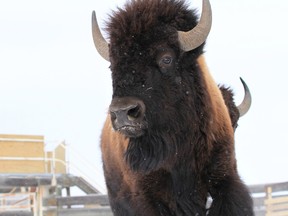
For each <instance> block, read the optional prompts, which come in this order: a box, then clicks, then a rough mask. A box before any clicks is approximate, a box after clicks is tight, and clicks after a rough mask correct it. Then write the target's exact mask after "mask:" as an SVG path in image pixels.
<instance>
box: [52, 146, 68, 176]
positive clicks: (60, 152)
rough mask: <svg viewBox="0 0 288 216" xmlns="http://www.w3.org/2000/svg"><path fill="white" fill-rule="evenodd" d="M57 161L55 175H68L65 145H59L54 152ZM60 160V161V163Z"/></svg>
mask: <svg viewBox="0 0 288 216" xmlns="http://www.w3.org/2000/svg"><path fill="white" fill-rule="evenodd" d="M54 156H55V159H57V160H56V161H55V173H62V174H65V173H66V170H67V168H66V148H65V145H64V144H63V143H61V144H59V145H58V146H57V147H56V148H55V150H54ZM58 160H59V161H58Z"/></svg>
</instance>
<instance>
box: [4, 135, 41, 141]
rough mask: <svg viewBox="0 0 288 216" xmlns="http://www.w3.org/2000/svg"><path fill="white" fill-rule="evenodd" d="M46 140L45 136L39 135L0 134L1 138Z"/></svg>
mask: <svg viewBox="0 0 288 216" xmlns="http://www.w3.org/2000/svg"><path fill="white" fill-rule="evenodd" d="M1 139H2V140H38V141H40V140H44V136H39V135H16V134H0V140H1Z"/></svg>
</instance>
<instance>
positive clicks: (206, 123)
mask: <svg viewBox="0 0 288 216" xmlns="http://www.w3.org/2000/svg"><path fill="white" fill-rule="evenodd" d="M197 19H198V18H197V16H196V15H195V12H194V11H191V10H189V9H188V7H187V6H186V5H185V4H184V3H183V1H180V0H131V1H130V2H129V3H128V4H127V5H126V6H125V7H124V8H123V9H118V10H117V11H115V12H114V13H113V14H112V16H111V17H110V20H109V22H108V24H107V31H108V35H109V39H110V41H109V42H110V45H109V54H110V61H111V66H110V68H111V71H112V80H113V99H112V103H111V105H110V113H109V114H108V116H107V119H106V122H105V125H104V128H103V133H102V137H101V149H102V153H103V167H104V174H105V178H106V183H107V189H108V194H109V198H110V204H111V208H112V210H113V212H114V215H116V216H120V215H121V216H132V215H133V216H159V215H163V216H164V215H165V216H188V215H189V216H190V215H201V216H202V215H209V216H230V215H231V216H232V215H233V216H234V215H235V216H247V215H248V216H251V215H253V210H252V209H253V207H252V201H251V198H250V196H249V193H248V190H247V188H246V186H245V185H244V184H243V183H242V181H241V180H240V177H239V175H238V172H237V165H236V158H235V150H234V130H233V128H234V129H235V128H236V125H237V121H238V119H239V112H238V113H237V111H236V110H235V104H234V102H233V95H232V93H231V91H229V90H228V89H225V88H221V89H219V87H218V86H217V84H216V83H215V82H214V80H213V78H212V76H211V74H210V73H209V70H208V68H207V66H206V64H205V61H204V57H203V55H202V54H203V46H204V44H202V45H201V46H199V47H198V48H196V49H194V50H192V51H189V52H184V51H182V50H181V49H180V47H179V41H178V36H177V30H181V31H187V30H190V29H192V28H193V27H194V26H195V25H196V24H197ZM227 107H228V108H227ZM236 109H237V108H236ZM113 129H114V130H113ZM209 194H210V195H211V196H212V198H213V202H212V205H211V208H210V209H206V200H207V197H208V195H209Z"/></svg>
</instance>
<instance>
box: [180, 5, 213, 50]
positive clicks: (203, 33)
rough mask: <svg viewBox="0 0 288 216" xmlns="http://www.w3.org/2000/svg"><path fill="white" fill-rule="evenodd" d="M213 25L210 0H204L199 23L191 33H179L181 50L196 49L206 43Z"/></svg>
mask: <svg viewBox="0 0 288 216" xmlns="http://www.w3.org/2000/svg"><path fill="white" fill-rule="evenodd" d="M211 25H212V10H211V5H210V2H209V0H203V4H202V14H201V18H200V21H199V23H198V24H197V25H196V26H195V27H194V28H193V29H191V30H190V31H187V32H184V31H178V38H179V43H180V48H181V49H182V50H183V51H185V52H188V51H191V50H193V49H196V48H197V47H199V46H200V45H201V44H203V43H204V42H205V40H206V39H207V37H208V34H209V32H210V29H211Z"/></svg>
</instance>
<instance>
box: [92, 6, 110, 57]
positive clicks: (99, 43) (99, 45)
mask: <svg viewBox="0 0 288 216" xmlns="http://www.w3.org/2000/svg"><path fill="white" fill-rule="evenodd" d="M92 34H93V41H94V44H95V47H96V49H97V51H98V52H99V54H100V55H101V56H102V57H103V58H104V59H106V60H107V61H109V44H108V43H107V41H106V40H105V39H104V37H103V36H102V34H101V32H100V29H99V26H98V22H97V19H96V13H95V11H93V12H92Z"/></svg>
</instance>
